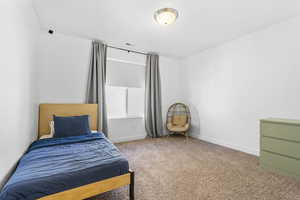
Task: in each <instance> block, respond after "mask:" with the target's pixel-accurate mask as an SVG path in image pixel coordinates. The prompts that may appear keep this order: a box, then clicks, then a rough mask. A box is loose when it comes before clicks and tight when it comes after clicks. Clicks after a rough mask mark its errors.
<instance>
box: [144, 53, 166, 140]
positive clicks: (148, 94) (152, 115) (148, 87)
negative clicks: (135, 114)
mask: <svg viewBox="0 0 300 200" xmlns="http://www.w3.org/2000/svg"><path fill="white" fill-rule="evenodd" d="M145 79H146V81H145V83H146V84H145V127H146V131H147V135H148V137H152V138H155V137H160V136H162V135H163V122H162V114H161V88H160V74H159V56H158V55H155V54H148V55H147V60H146V77H145Z"/></svg>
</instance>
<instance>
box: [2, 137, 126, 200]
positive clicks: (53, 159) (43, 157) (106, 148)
mask: <svg viewBox="0 0 300 200" xmlns="http://www.w3.org/2000/svg"><path fill="white" fill-rule="evenodd" d="M128 171H129V166H128V161H127V160H126V159H125V158H124V157H123V156H122V155H121V154H120V152H119V150H118V149H117V148H116V147H115V146H114V145H113V144H112V143H111V142H110V141H109V140H108V139H107V138H106V137H105V136H104V135H103V134H102V133H92V134H89V135H82V136H72V137H66V138H49V139H42V140H38V141H35V142H33V143H32V144H31V145H30V147H29V149H28V150H27V152H26V153H25V154H24V156H23V157H22V158H21V159H20V161H19V163H18V166H17V168H16V170H15V172H14V173H13V175H12V176H11V178H10V179H9V180H8V182H7V183H6V185H5V186H4V187H3V189H2V191H1V193H0V200H17V199H26V200H33V199H37V198H41V197H43V196H46V195H50V194H54V193H57V192H61V191H64V190H68V189H72V188H75V187H79V186H82V185H86V184H89V183H93V182H97V181H101V180H104V179H107V178H111V177H114V176H119V175H122V174H125V173H128Z"/></svg>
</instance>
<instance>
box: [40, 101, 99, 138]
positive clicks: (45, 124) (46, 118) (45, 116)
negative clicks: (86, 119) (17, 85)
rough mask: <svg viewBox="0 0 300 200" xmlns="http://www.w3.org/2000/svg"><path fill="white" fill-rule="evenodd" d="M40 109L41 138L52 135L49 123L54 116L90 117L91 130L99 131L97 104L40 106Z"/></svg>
mask: <svg viewBox="0 0 300 200" xmlns="http://www.w3.org/2000/svg"><path fill="white" fill-rule="evenodd" d="M39 109H40V110H39V128H38V137H39V138H40V137H41V136H43V135H47V134H49V133H50V127H49V122H50V121H51V120H53V115H59V116H78V115H89V116H90V119H91V130H97V127H98V124H97V121H98V120H97V118H98V114H97V113H98V112H97V110H98V105H97V104H40V108H39Z"/></svg>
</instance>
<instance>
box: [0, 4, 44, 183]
mask: <svg viewBox="0 0 300 200" xmlns="http://www.w3.org/2000/svg"><path fill="white" fill-rule="evenodd" d="M0 24H1V33H0V36H1V37H0V44H1V45H0V66H1V73H0V80H1V84H0V91H1V104H0V110H1V111H0V121H1V127H0V133H1V140H0V158H1V161H0V187H1V185H2V184H3V183H4V181H5V177H6V176H7V175H8V174H9V172H10V170H11V169H12V168H13V167H14V165H15V164H16V162H17V160H18V159H19V158H20V156H21V155H22V154H23V153H24V151H25V150H26V149H27V147H28V145H29V144H30V142H31V141H32V140H33V139H34V138H35V137H36V132H35V125H36V124H35V119H36V115H37V109H36V108H37V107H36V101H35V97H36V96H35V87H34V85H35V73H34V72H35V67H36V62H35V60H36V56H35V52H36V41H38V40H37V38H36V37H37V33H38V22H37V19H36V16H35V13H34V11H33V8H32V2H31V1H30V0H21V1H20V0H1V1H0Z"/></svg>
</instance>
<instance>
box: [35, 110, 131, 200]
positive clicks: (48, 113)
mask: <svg viewBox="0 0 300 200" xmlns="http://www.w3.org/2000/svg"><path fill="white" fill-rule="evenodd" d="M97 110H98V105H97V104H40V108H39V123H38V124H39V128H38V138H40V137H41V136H43V135H47V134H49V133H50V128H49V121H51V120H53V115H59V116H77V115H89V116H90V120H91V122H90V123H91V129H92V130H97V127H98V124H97V121H98V115H97ZM126 185H129V199H130V200H134V172H133V171H131V170H129V172H128V173H126V174H123V175H121V176H116V177H112V178H108V179H105V180H102V181H98V182H94V183H91V184H88V185H83V186H80V187H77V188H73V189H70V190H66V191H62V192H59V193H55V194H52V195H47V196H44V197H42V198H40V199H39V200H80V199H86V198H89V197H93V196H96V195H99V194H102V193H104V192H108V191H111V190H114V189H117V188H120V187H123V186H126Z"/></svg>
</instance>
